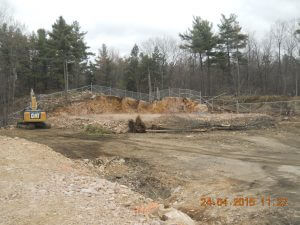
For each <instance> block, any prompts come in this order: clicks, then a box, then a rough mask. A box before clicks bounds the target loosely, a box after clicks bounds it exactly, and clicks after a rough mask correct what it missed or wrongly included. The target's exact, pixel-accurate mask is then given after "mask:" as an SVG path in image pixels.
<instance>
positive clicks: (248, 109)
mask: <svg viewBox="0 0 300 225" xmlns="http://www.w3.org/2000/svg"><path fill="white" fill-rule="evenodd" d="M87 91H89V92H91V93H98V94H101V95H110V96H116V97H120V98H123V97H130V98H134V99H136V100H143V101H148V102H151V101H154V100H161V99H163V98H165V97H183V98H190V99H193V100H195V101H198V102H199V103H202V104H206V105H207V106H208V107H209V108H210V110H211V111H212V112H214V111H228V112H235V113H265V114H271V115H299V114H300V100H292V101H276V102H258V103H240V102H237V101H226V100H220V99H218V97H219V96H215V97H208V96H202V95H201V92H199V91H194V90H190V89H181V88H169V89H164V90H157V91H154V92H152V93H151V95H150V94H147V93H142V92H133V91H127V90H123V89H117V88H111V87H105V86H100V85H87V86H83V87H80V88H76V89H72V90H68V91H67V93H68V94H75V93H82V92H87ZM65 95H66V92H65V91H60V92H55V93H51V94H40V95H38V96H37V99H38V102H40V103H42V102H47V101H49V100H52V101H53V100H54V99H56V98H59V97H63V96H65ZM222 95H223V94H222ZM220 96H221V95H220ZM23 110H24V108H23V109H20V110H17V111H16V112H14V113H11V114H10V115H9V119H15V118H17V117H18V116H19V115H20V113H21V112H22V111H23ZM0 122H1V121H0Z"/></svg>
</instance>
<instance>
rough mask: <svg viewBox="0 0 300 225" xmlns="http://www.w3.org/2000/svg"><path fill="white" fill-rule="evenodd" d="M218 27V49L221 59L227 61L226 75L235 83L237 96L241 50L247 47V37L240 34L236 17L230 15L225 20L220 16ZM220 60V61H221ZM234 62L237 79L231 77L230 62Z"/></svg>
mask: <svg viewBox="0 0 300 225" xmlns="http://www.w3.org/2000/svg"><path fill="white" fill-rule="evenodd" d="M218 27H219V49H220V50H221V52H222V53H223V54H222V58H224V57H225V60H226V61H227V65H226V67H227V73H228V76H229V78H233V80H234V81H235V83H236V85H235V86H236V93H237V95H239V92H240V71H239V69H240V68H239V66H240V61H241V57H242V54H241V52H240V50H241V49H243V48H245V47H246V45H247V35H245V34H243V33H241V30H242V28H241V26H240V25H239V22H238V21H237V16H236V15H234V14H230V16H229V17H228V18H227V17H226V16H225V15H223V14H222V18H221V24H219V25H218ZM222 58H221V59H222ZM233 60H235V61H236V64H237V78H236V79H234V77H233V76H232V61H233Z"/></svg>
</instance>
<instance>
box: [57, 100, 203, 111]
mask: <svg viewBox="0 0 300 225" xmlns="http://www.w3.org/2000/svg"><path fill="white" fill-rule="evenodd" d="M207 111H208V109H207V107H206V105H203V104H200V103H198V102H197V101H193V100H191V99H188V98H176V97H168V98H164V99H163V100H161V101H154V102H152V103H147V102H145V101H139V100H135V99H133V98H119V97H114V96H94V97H92V98H90V99H87V100H85V101H78V102H77V101H76V102H72V103H69V104H68V105H67V106H60V107H58V108H56V109H54V111H53V113H52V114H53V115H58V114H68V115H86V114H101V113H181V112H182V113H192V112H207Z"/></svg>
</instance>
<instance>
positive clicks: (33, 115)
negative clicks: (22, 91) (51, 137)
mask: <svg viewBox="0 0 300 225" xmlns="http://www.w3.org/2000/svg"><path fill="white" fill-rule="evenodd" d="M30 97H31V103H30V106H29V107H27V108H26V109H25V110H24V111H23V112H22V117H23V119H22V120H21V121H19V122H18V123H17V127H19V128H26V129H34V128H50V127H51V125H50V124H47V123H46V120H47V114H46V112H45V111H43V110H41V109H38V104H37V101H36V97H35V95H34V92H33V90H32V89H31V92H30Z"/></svg>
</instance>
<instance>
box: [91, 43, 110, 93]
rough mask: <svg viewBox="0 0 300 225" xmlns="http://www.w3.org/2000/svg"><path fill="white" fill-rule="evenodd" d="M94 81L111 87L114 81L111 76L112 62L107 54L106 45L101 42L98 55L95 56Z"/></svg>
mask: <svg viewBox="0 0 300 225" xmlns="http://www.w3.org/2000/svg"><path fill="white" fill-rule="evenodd" d="M95 68H96V72H95V73H96V74H95V76H96V83H97V84H100V85H104V86H108V87H111V86H112V85H113V83H114V80H113V77H112V70H113V63H112V60H111V58H110V57H109V55H108V50H107V46H106V45H105V44H102V48H101V49H99V55H98V57H97V58H96V65H95Z"/></svg>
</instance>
